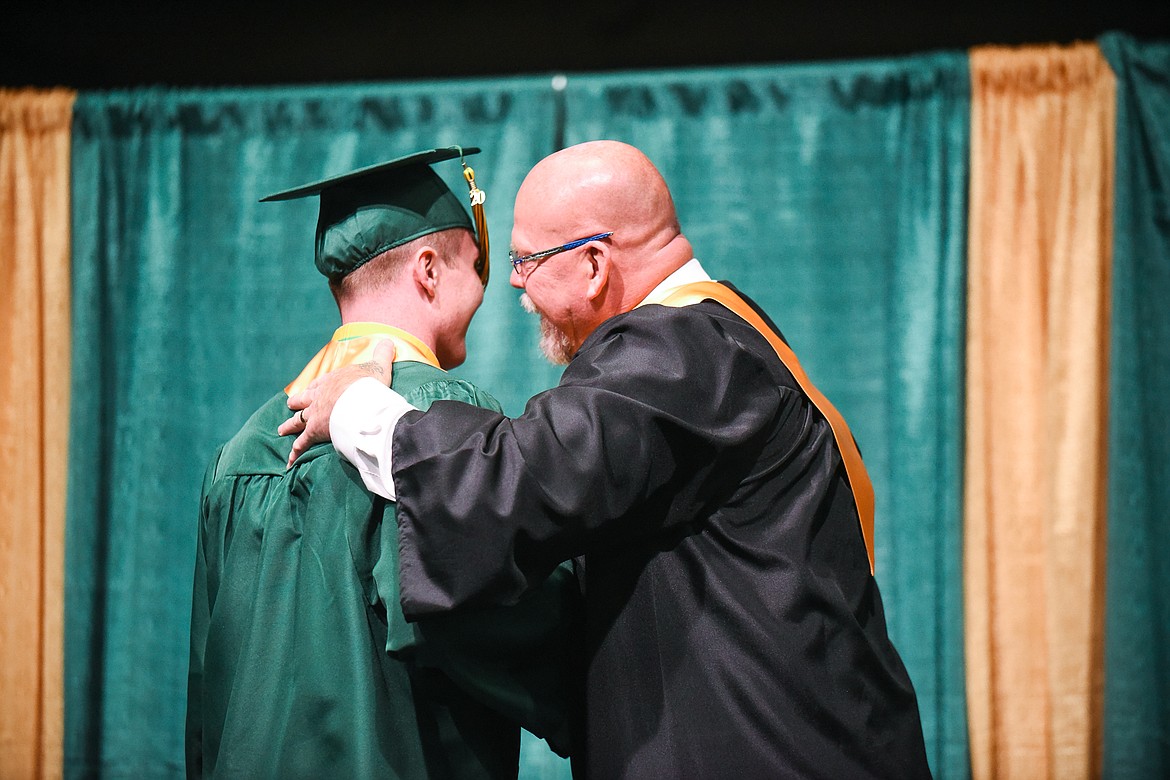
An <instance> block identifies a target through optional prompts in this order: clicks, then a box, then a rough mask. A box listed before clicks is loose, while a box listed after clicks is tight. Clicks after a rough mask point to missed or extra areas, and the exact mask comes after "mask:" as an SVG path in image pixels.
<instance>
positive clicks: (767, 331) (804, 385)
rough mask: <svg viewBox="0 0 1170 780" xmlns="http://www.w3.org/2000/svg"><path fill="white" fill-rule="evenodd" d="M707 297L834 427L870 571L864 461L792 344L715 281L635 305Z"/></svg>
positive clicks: (869, 501) (869, 502) (869, 489)
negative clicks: (758, 339) (742, 326)
mask: <svg viewBox="0 0 1170 780" xmlns="http://www.w3.org/2000/svg"><path fill="white" fill-rule="evenodd" d="M708 299H710V300H713V301H715V302H717V303H719V304H721V305H723V306H724V307H725V308H727V309H730V310H731V311H732V312H733V313H734V314H736V315H738V316H739V317H740V318H742V319H743V320H744V321H746V322H747V323H748V324H749V325H751V326H752V327H753V328H755V329H756V330H757V331H759V332H760V335H762V336H763V337H764V338H766V339H767V340H768V343H769V344H771V345H772V348H773V349H774V350H776V355H777V356H779V358H780V362H781V363H783V364H784V366H785V367H786V368H787V369H788V370H789V371H790V372H791V373H792V376H794V377H795V378H796V382H797V384H799V385H800V389H801V390H803V391H804V392H805V395H807V396H808V397H809V400H811V401H812V402H813V405H814V406H816V408H817V410H818V411H820V413H821V414H822V415H824V417H825V419H826V420H827V421H828V422H829V427H830V428H832V429H833V437H834V438H835V439H836V440H837V448H838V449H839V450H840V451H841V459H842V460H843V461H844V462H845V473H846V474H847V475H848V477H849V485H850V486H851V487H852V488H853V500H854V501H855V502H856V504H857V517H858V520H859V521H860V522H861V537H862V539H863V540H864V541H865V552H866V555H867V556H869V572H870V574H873V571H874V560H873V484H872V483H871V482H870V481H869V474H868V473H867V472H866V470H865V464H864V463H862V461H861V453H860V452H858V450H857V442H856V441H854V440H853V434H852V433H850V432H849V426H847V425H846V424H845V418H843V417H842V416H841V413H840V412H838V411H837V409H836V408H835V407H834V406H833V405H832V404H831V403H829V399H827V398H825V396H824V395H823V394H822V393H821V391H820V390H817V388H816V387H815V386H814V385H813V383H812V381H811V380H810V379H809V378H808V375H807V374H805V373H804V369H803V368H801V367H800V362H799V361H798V360H797V359H796V354H795V353H794V352H793V351H792V348H791V347H789V346H788V345H787V344H785V343H784V341H783V340H782V339H781V338H780V336H779V335H777V334H776V333H775V332H774V331H773V330H772V329H771V328H769V327H768V325H767V323H765V322H764V320H763V318H762V317H760V315H758V314H756V312H755V310H754V309H752V307H751V306H748V305H747V303H745V302H744V300H743V299H742V298H740V297H739V296H738V295H736V294H735V293H734V292H733V291H732V290H731V288H729V287H727V286H726V285H722V284H719V283H718V282H692V283H691V284H684V285H683V286H681V287H673V288H671V289H667V290H662V291H661V292H660V293H657V294H651V295H650V296H648V297H647V298H646V300H644V301H642V303H639V304H638V305H639V306H643V305H645V304H648V303H657V304H660V305H662V306H690V305H692V304H696V303H699V302H700V301H704V300H708Z"/></svg>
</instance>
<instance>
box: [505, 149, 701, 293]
mask: <svg viewBox="0 0 1170 780" xmlns="http://www.w3.org/2000/svg"><path fill="white" fill-rule="evenodd" d="M610 231H612V232H613V236H612V238H610V239H609V240H608V242H607V243H609V244H610V245H611V246H612V247H613V250H614V251H613V253H612V259H613V272H612V273H613V275H614V277H615V278H614V279H613V281H614V289H613V290H612V291H611V292H612V293H616V295H614V296H612V297H611V300H610V307H609V308H615V309H616V310H619V311H624V310H627V309H628V308H630V307H632V306H633V305H635V304H637V303H638V302H639V301H640V300H641V299H642V297H644V296H645V295H646V294H647V293H649V292H650V290H651V289H653V288H654V286H655V285H656V284H658V282H660V281H661V280H662V279H664V278H666V276H667V275H669V274H670V273H671V272H672V271H674V270H675V269H677V268H679V267H680V266H682V265H683V264H684V263H686V262H687V261H688V260H690V259H691V256H692V253H691V247H690V244H689V243H688V242H687V240H686V238H685V237H684V236H683V235H682V232H681V230H680V228H679V222H678V215H677V213H676V212H675V206H674V200H673V198H671V195H670V190H669V189H668V188H667V186H666V181H665V180H664V179H663V178H662V174H661V173H659V172H658V169H657V168H655V167H654V164H653V163H652V162H650V159H649V158H648V157H646V155H645V154H643V153H642V152H641V151H639V150H638V149H636V148H635V147H633V146H630V145H629V144H625V143H621V142H618V141H590V142H587V143H582V144H577V145H576V146H570V147H568V148H567V149H562V150H561V151H559V152H555V153H554V154H552V155H549V156H548V157H546V158H544V159H543V160H541V161H540V162H539V163H537V164H536V166H535V167H534V168H533V169H532V170H531V171H530V172H529V174H528V176H527V177H526V178H525V179H524V183H523V184H522V185H521V186H520V191H519V192H518V193H517V195H516V212H515V221H514V232H513V237H514V239H516V238H519V239H522V241H520V242H514V243H521V244H522V248H524V249H526V250H528V251H539V250H542V249H546V248H548V247H550V246H555V245H556V244H558V243H564V242H567V241H572V240H575V239H578V238H583V237H585V236H589V235H593V234H596V233H602V232H610ZM610 313H611V314H612V313H613V312H610Z"/></svg>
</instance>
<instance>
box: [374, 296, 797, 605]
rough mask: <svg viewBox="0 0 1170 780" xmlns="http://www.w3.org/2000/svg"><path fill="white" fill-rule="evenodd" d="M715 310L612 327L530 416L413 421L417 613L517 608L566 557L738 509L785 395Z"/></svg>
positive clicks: (411, 538) (629, 320)
mask: <svg viewBox="0 0 1170 780" xmlns="http://www.w3.org/2000/svg"><path fill="white" fill-rule="evenodd" d="M713 305H714V304H713ZM710 312H711V309H710V307H708V306H703V305H699V306H694V307H688V308H687V309H668V308H666V307H662V306H647V307H643V308H642V309H638V310H636V311H635V312H631V313H629V314H626V315H621V316H620V317H617V318H614V319H612V320H610V321H609V322H607V323H606V324H605V325H603V326H602V328H599V329H598V331H596V332H595V333H594V334H593V335H591V336H590V338H589V339H588V340H587V341H586V343H585V344H584V345H583V347H582V349H581V351H580V352H579V353H578V355H577V356H576V357H575V358H574V359H573V361H572V363H571V364H570V365H569V367H568V368H567V369H566V372H565V374H564V377H563V378H562V381H561V384H560V385H559V386H557V387H556V388H553V389H552V390H549V391H547V392H545V393H542V394H540V395H538V396H536V397H534V398H533V399H532V400H531V401H530V402H529V404H528V406H527V408H526V409H525V412H524V414H523V415H522V416H521V417H519V418H517V419H514V420H512V419H508V418H506V417H504V416H502V415H499V414H495V413H492V412H489V411H486V410H482V409H473V408H469V407H466V406H464V405H461V404H451V403H445V402H438V403H436V404H435V405H434V406H432V407H431V409H430V411H428V412H427V413H426V414H422V413H419V412H407V413H406V414H405V415H404V416H403V417H402V418H401V419H400V420H399V422H398V424H397V427H396V429H395V432H394V436H393V440H392V446H393V454H394V469H393V478H394V482H395V487H396V492H397V495H398V513H399V547H400V556H401V557H400V572H401V582H402V602H403V607H404V610H405V613H406V615H407V617H408V618H411V617H417V616H420V615H426V614H431V613H435V612H443V611H448V610H453V609H458V608H460V607H462V606H465V605H470V604H484V603H509V602H511V601H513V600H515V599H516V598H517V597H518V596H519V594H521V593H523V592H524V591H525V590H526V589H528V588H529V587H531V586H532V585H534V584H535V583H537V582H539V581H540V580H542V579H543V578H544V577H545V576H547V574H548V573H549V572H550V571H551V570H552V568H553V567H554V566H555V565H556V564H557V563H558V562H560V561H563V560H567V559H570V558H574V557H576V556H580V555H584V554H587V553H589V552H590V551H591V550H594V549H599V548H601V549H604V548H607V547H613V546H615V545H621V544H622V543H623V542H625V541H628V540H634V539H645V538H646V537H647V536H648V535H652V534H658V533H662V532H663V531H664V530H670V529H672V528H675V529H683V528H685V527H686V525H687V524H688V523H691V522H694V521H695V520H696V518H699V517H701V516H703V514H704V512H710V511H714V510H715V508H716V507H718V506H720V505H721V502H722V501H724V500H726V498H727V496H725V495H723V494H722V493H721V491H722V490H724V489H725V488H726V486H727V485H728V484H729V482H730V483H733V482H734V480H730V481H729V480H728V479H727V474H728V473H729V472H728V469H735V468H747V467H748V464H749V463H750V460H751V454H752V453H753V452H755V451H756V450H754V449H753V447H752V446H750V445H751V443H752V442H751V439H752V438H753V437H757V436H758V435H759V432H760V431H761V430H765V429H766V426H765V425H763V422H764V421H765V420H767V419H769V418H770V417H771V416H772V415H774V414H775V413H776V409H777V406H778V404H779V403H780V390H779V389H778V388H777V387H776V385H775V382H774V380H772V379H771V378H770V377H769V374H768V371H767V369H766V368H765V365H764V360H763V359H762V358H761V357H760V355H759V354H758V352H753V351H750V350H745V349H743V348H742V347H740V346H739V345H738V342H737V341H736V339H737V338H738V337H740V336H742V335H743V333H744V328H745V327H746V326H745V325H744V324H743V323H742V321H741V320H738V319H736V320H734V322H735V323H738V325H734V326H732V327H730V328H729V325H731V323H730V321H729V319H728V318H726V317H717V316H716V317H713V316H710ZM760 342H761V343H762V344H763V345H764V347H766V343H764V342H763V340H762V339H760ZM759 444H760V445H761V446H762V444H763V442H760V443H759ZM745 445H747V446H745ZM736 459H739V461H742V462H737V460H736Z"/></svg>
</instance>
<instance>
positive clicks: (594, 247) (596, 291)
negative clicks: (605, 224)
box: [585, 242, 613, 301]
mask: <svg viewBox="0 0 1170 780" xmlns="http://www.w3.org/2000/svg"><path fill="white" fill-rule="evenodd" d="M585 255H586V258H587V260H588V262H589V267H588V269H587V271H588V273H589V280H588V284H586V286H585V296H586V297H587V298H588V299H589V300H591V301H592V300H596V299H597V298H598V297H600V296H601V294H602V293H603V292H605V287H606V285H607V284H609V271H610V268H611V266H612V265H613V257H612V256H611V255H610V252H609V246H608V245H606V244H604V243H602V242H597V243H596V244H591V245H590V246H589V249H588V250H587V251H586V252H585Z"/></svg>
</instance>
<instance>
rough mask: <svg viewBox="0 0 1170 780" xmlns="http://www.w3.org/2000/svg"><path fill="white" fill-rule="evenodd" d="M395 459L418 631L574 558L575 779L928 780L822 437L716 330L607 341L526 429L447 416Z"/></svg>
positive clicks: (404, 566)
mask: <svg viewBox="0 0 1170 780" xmlns="http://www.w3.org/2000/svg"><path fill="white" fill-rule="evenodd" d="M753 305H754V304H753ZM393 447H394V475H393V476H394V483H395V487H396V490H397V494H398V508H399V544H400V554H401V574H402V577H401V585H402V603H403V607H404V610H405V613H406V616H407V618H408V619H413V618H418V617H421V616H424V615H429V614H433V613H438V612H444V611H448V610H452V609H458V608H460V607H463V606H466V605H471V604H490V603H508V602H511V601H512V600H514V599H515V598H517V596H518V595H519V594H521V593H522V592H524V591H525V590H526V589H528V588H530V587H532V586H533V585H534V584H536V583H538V582H539V581H540V580H541V579H542V578H543V577H545V576H546V575H547V574H548V573H549V571H551V570H552V569H553V567H554V566H556V565H557V563H558V562H559V561H563V560H565V559H567V558H571V557H575V556H582V557H583V561H584V564H585V566H584V572H583V574H584V588H585V594H586V612H587V620H586V628H585V631H586V642H585V653H586V656H587V660H586V664H587V671H586V679H585V682H586V692H585V696H586V737H585V739H586V754H585V757H584V758H585V762H584V764H583V765H582V763H580V762H577V763H575V770H576V769H581V768H582V767H583V768H584V770H585V771H584V774H587V775H588V776H589V777H596V778H618V777H639V778H641V777H686V778H700V777H736V778H754V777H824V778H864V777H883V778H913V777H926V776H929V770H928V768H927V763H926V755H925V750H924V745H923V737H922V729H921V723H920V719H919V713H918V707H917V702H916V698H915V695H914V690H913V687H912V685H911V682H910V679H909V677H908V675H907V673H906V670H905V668H904V667H903V665H902V662H901V660H900V658H899V656H898V654H897V652H896V651H895V649H894V647H893V645H892V644H891V642H890V640H889V638H888V636H887V632H886V625H885V618H884V614H883V610H882V603H881V597H880V595H879V593H878V588H877V584H876V582H875V581H874V579H873V577H872V576H871V575H870V572H869V565H868V559H867V557H866V552H865V548H864V543H863V540H862V536H861V532H860V528H859V524H858V519H857V511H856V508H855V506H854V501H853V497H852V494H851V492H850V488H849V484H848V480H847V478H846V475H845V470H844V467H843V465H842V462H841V457H840V455H839V452H838V449H837V446H836V443H835V442H834V440H833V435H832V431H831V430H830V428H829V425H828V423H827V422H826V421H825V420H824V418H823V417H822V416H821V415H820V413H819V412H817V411H816V409H815V407H814V406H813V405H812V404H811V402H810V401H809V400H808V398H807V397H806V396H805V395H804V393H803V392H802V391H801V390H800V389H799V387H798V385H797V383H796V381H795V380H794V378H793V377H792V375H791V374H790V373H789V372H788V370H787V369H786V368H785V367H784V366H783V364H782V363H781V362H780V360H779V359H778V358H777V356H776V353H775V351H774V350H773V349H772V348H771V347H770V346H769V345H768V343H767V342H766V340H765V339H764V338H763V337H762V336H761V335H760V334H759V333H758V332H756V331H755V330H753V329H752V328H751V327H750V326H749V325H748V324H747V323H745V322H744V321H743V320H741V319H740V318H738V317H737V316H736V315H734V314H732V313H731V312H729V311H728V310H726V309H725V308H723V307H722V306H720V305H718V304H716V303H714V302H712V301H705V302H702V303H700V304H697V305H694V306H688V307H684V308H669V307H665V306H659V305H647V306H643V307H640V308H637V309H635V310H633V311H632V312H629V313H626V314H622V315H620V316H617V317H614V318H612V319H610V320H609V321H607V322H605V323H604V324H603V325H602V326H601V327H600V328H598V329H597V331H595V332H594V333H593V334H592V335H591V336H590V337H589V338H588V339H587V340H586V342H585V343H584V344H583V345H582V347H581V349H580V351H579V352H578V354H577V355H576V356H575V357H574V358H573V360H572V362H571V363H570V364H569V366H568V367H567V368H566V370H565V373H564V376H563V378H562V380H561V382H560V384H559V386H558V387H556V388H554V389H552V390H550V391H547V392H545V393H542V394H540V395H537V396H536V397H534V398H533V399H532V400H531V401H530V402H529V404H528V406H527V408H526V409H525V412H524V414H523V415H522V416H521V417H519V418H517V419H514V420H512V419H507V418H504V417H501V416H500V415H498V414H494V413H492V412H490V411H485V410H483V409H474V408H471V407H468V406H465V405H462V404H456V403H445V402H442V401H440V402H438V403H436V404H435V405H434V406H433V407H432V408H431V410H430V411H429V412H428V413H426V414H423V413H420V412H411V413H409V414H408V415H407V416H406V417H404V418H403V419H402V421H401V422H400V423H399V425H398V426H397V429H396V431H395V434H394V440H393ZM436 485H443V486H444V489H443V490H436V489H434V486H436Z"/></svg>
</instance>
